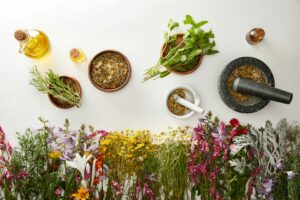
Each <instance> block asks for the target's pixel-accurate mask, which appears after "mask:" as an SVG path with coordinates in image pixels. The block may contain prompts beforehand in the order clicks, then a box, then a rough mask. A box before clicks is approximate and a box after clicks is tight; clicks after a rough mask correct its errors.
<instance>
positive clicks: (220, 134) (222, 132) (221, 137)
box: [212, 122, 226, 141]
mask: <svg viewBox="0 0 300 200" xmlns="http://www.w3.org/2000/svg"><path fill="white" fill-rule="evenodd" d="M225 127H226V125H225V123H224V122H220V124H219V127H218V128H217V129H216V130H215V131H214V132H213V133H212V136H213V137H214V138H216V139H217V140H218V141H225V140H226V129H225Z"/></svg>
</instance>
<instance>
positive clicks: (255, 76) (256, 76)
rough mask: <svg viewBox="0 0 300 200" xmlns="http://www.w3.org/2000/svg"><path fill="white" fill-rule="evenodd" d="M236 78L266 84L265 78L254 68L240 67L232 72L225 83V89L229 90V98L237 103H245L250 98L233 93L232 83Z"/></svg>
mask: <svg viewBox="0 0 300 200" xmlns="http://www.w3.org/2000/svg"><path fill="white" fill-rule="evenodd" d="M238 77H240V78H245V79H250V80H253V81H255V82H257V83H261V84H267V79H266V76H265V75H264V73H263V72H262V71H261V70H260V69H259V68H257V67H255V66H251V65H249V66H241V67H238V68H236V69H235V70H233V71H232V73H231V74H230V76H229V79H228V81H227V87H228V90H229V92H230V94H231V96H232V97H233V99H234V100H235V101H236V102H238V103H244V102H247V101H248V100H249V99H250V98H251V96H249V95H245V94H241V93H238V92H235V91H234V90H233V89H232V86H233V82H234V80H235V79H236V78H238Z"/></svg>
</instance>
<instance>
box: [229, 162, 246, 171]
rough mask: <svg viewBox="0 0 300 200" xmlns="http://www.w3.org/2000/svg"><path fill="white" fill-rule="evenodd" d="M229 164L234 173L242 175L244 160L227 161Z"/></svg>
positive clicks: (244, 165)
mask: <svg viewBox="0 0 300 200" xmlns="http://www.w3.org/2000/svg"><path fill="white" fill-rule="evenodd" d="M229 164H230V166H231V167H233V168H234V170H235V171H237V172H239V173H240V174H243V173H244V171H245V167H246V160H245V158H242V159H241V160H239V159H233V160H229Z"/></svg>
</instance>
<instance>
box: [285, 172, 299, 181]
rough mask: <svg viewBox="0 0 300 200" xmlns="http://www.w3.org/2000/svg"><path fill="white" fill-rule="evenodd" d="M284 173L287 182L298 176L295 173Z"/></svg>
mask: <svg viewBox="0 0 300 200" xmlns="http://www.w3.org/2000/svg"><path fill="white" fill-rule="evenodd" d="M286 173H287V176H288V179H289V180H292V179H293V178H295V177H296V176H297V175H298V173H295V172H293V171H287V172H286Z"/></svg>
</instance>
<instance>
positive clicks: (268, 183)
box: [262, 178, 275, 193]
mask: <svg viewBox="0 0 300 200" xmlns="http://www.w3.org/2000/svg"><path fill="white" fill-rule="evenodd" d="M274 184H275V181H274V179H271V178H270V179H266V180H264V181H263V184H262V185H263V187H264V189H265V190H266V192H267V193H270V192H271V191H272V187H273V185H274Z"/></svg>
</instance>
